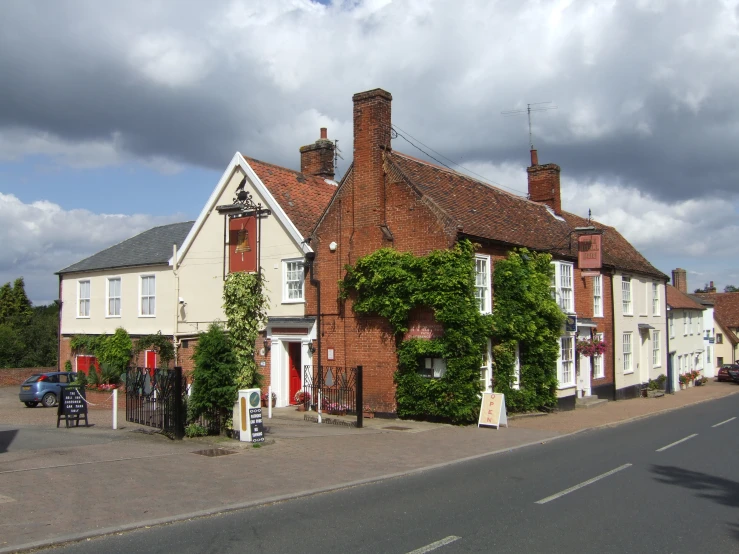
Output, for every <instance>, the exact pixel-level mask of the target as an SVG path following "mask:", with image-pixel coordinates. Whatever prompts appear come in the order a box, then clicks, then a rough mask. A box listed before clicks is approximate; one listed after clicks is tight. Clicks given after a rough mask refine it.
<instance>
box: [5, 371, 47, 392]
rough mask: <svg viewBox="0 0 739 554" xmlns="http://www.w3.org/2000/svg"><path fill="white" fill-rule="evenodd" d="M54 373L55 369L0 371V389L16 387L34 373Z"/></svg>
mask: <svg viewBox="0 0 739 554" xmlns="http://www.w3.org/2000/svg"><path fill="white" fill-rule="evenodd" d="M49 371H56V367H21V368H10V369H0V387H17V386H19V385H20V384H21V383H22V382H23V381H25V380H26V379H28V378H29V377H30V376H31V375H33V374H35V373H47V372H49Z"/></svg>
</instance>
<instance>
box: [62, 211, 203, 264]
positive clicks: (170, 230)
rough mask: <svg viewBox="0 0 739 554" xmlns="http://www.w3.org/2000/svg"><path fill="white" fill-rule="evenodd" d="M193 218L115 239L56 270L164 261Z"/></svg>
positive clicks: (178, 244) (170, 254) (190, 225)
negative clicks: (90, 254)
mask: <svg viewBox="0 0 739 554" xmlns="http://www.w3.org/2000/svg"><path fill="white" fill-rule="evenodd" d="M193 223H194V221H186V222H184V223H172V224H170V225H162V226H160V227H154V228H153V229H149V230H148V231H144V232H143V233H140V234H138V235H136V236H135V237H131V238H130V239H127V240H124V241H123V242H119V243H118V244H116V245H113V246H111V247H110V248H106V249H105V250H102V251H100V252H98V253H97V254H93V255H92V256H90V257H89V258H85V259H84V260H81V261H79V262H77V263H75V264H72V265H70V266H69V267H65V268H64V269H62V270H60V271H58V272H57V273H58V274H59V275H63V274H65V273H76V272H79V271H97V270H101V269H114V268H122V267H136V266H144V265H158V264H166V263H168V262H169V259H170V258H171V257H172V245H173V244H176V245H177V247H178V248H179V247H180V246H182V243H183V241H184V240H185V237H186V236H187V234H188V233H189V232H190V228H192V225H193Z"/></svg>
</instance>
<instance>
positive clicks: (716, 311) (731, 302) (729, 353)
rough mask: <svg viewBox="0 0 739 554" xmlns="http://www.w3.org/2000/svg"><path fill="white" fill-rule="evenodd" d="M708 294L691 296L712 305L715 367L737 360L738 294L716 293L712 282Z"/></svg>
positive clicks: (738, 344)
mask: <svg viewBox="0 0 739 554" xmlns="http://www.w3.org/2000/svg"><path fill="white" fill-rule="evenodd" d="M708 290H709V292H698V293H695V294H694V295H693V296H694V297H696V298H700V299H701V300H702V301H706V302H712V303H713V321H714V325H715V336H714V337H713V338H714V346H715V367H721V366H722V365H724V364H732V363H736V362H737V360H739V292H716V289H715V287H713V282H712V283H711V286H710V287H709V289H708Z"/></svg>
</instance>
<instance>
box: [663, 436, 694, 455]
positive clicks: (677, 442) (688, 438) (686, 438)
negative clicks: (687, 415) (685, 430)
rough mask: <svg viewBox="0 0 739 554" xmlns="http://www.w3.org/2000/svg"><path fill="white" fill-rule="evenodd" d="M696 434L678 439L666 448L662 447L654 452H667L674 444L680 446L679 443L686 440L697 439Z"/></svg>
mask: <svg viewBox="0 0 739 554" xmlns="http://www.w3.org/2000/svg"><path fill="white" fill-rule="evenodd" d="M697 436H698V433H693V434H692V435H688V436H687V437H685V438H684V439H680V440H679V441H675V442H673V443H670V444H668V445H667V446H663V447H662V448H658V449H657V450H656V451H655V452H662V451H663V450H667V449H668V448H672V447H673V446H675V445H676V444H680V443H681V442H685V441H686V440H690V439H692V438H693V437H697Z"/></svg>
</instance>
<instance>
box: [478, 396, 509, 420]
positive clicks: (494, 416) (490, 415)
mask: <svg viewBox="0 0 739 554" xmlns="http://www.w3.org/2000/svg"><path fill="white" fill-rule="evenodd" d="M483 425H484V426H486V427H495V428H496V429H498V428H499V427H500V426H501V425H505V426H506V427H508V414H507V413H506V409H505V395H504V394H499V393H497V392H483V393H482V405H481V406H480V419H479V421H478V422H477V426H478V427H482V426H483Z"/></svg>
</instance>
